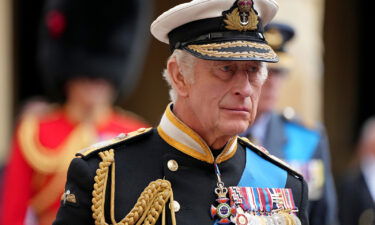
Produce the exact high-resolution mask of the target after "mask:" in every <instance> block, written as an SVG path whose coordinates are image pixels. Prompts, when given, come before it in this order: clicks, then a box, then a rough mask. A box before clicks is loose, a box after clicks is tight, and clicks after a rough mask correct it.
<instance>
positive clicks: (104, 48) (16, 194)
mask: <svg viewBox="0 0 375 225" xmlns="http://www.w3.org/2000/svg"><path fill="white" fill-rule="evenodd" d="M100 4H102V3H100V2H99V1H91V2H90V5H89V6H88V5H87V3H85V4H83V3H82V2H81V1H70V0H63V1H62V0H53V1H50V2H49V3H48V5H47V7H46V13H45V16H44V20H43V23H42V28H41V33H40V48H39V53H38V54H39V55H38V59H39V65H40V67H41V69H42V72H43V75H44V76H45V78H46V79H47V78H48V80H49V82H48V83H49V84H50V86H49V87H50V89H52V90H53V91H54V93H53V94H56V93H57V94H60V96H62V97H63V99H64V100H63V101H62V102H63V103H62V104H60V105H52V104H47V103H45V102H43V101H42V102H34V103H32V104H30V105H29V107H26V108H25V110H24V113H22V115H20V118H19V122H18V126H17V128H16V131H15V134H14V137H13V144H12V149H11V153H10V158H9V161H8V164H7V168H6V171H5V174H4V188H3V193H2V195H3V196H2V200H3V202H2V209H3V210H2V212H1V215H0V224H3V225H10V224H12V225H22V224H28V225H29V224H38V225H50V224H52V222H53V219H54V218H55V216H56V212H57V210H58V207H59V205H60V200H61V196H62V194H63V193H64V184H65V182H66V173H67V168H68V165H69V162H70V161H71V160H72V158H74V155H75V153H76V151H77V150H79V149H81V148H83V147H86V146H88V145H90V144H92V143H94V142H98V141H102V140H106V139H109V138H113V137H114V136H117V135H119V134H120V133H128V132H131V131H134V130H137V129H139V128H142V127H148V126H149V125H147V123H145V122H144V121H143V120H142V119H140V118H139V117H138V116H136V115H135V114H133V113H130V112H126V111H124V110H121V109H117V108H115V107H113V102H114V100H115V99H116V97H119V95H120V94H119V93H118V91H119V90H121V89H120V88H124V89H126V90H125V91H122V93H121V95H120V97H124V95H125V92H129V90H130V89H131V88H132V86H133V85H134V83H135V80H136V73H133V74H130V75H129V73H128V72H129V71H133V72H134V71H135V69H134V68H132V67H131V66H130V65H129V61H132V60H133V61H134V59H133V58H134V57H135V56H134V54H133V53H132V51H133V50H132V48H133V45H134V42H135V39H138V36H140V35H141V34H140V33H141V32H142V31H139V29H140V27H139V26H135V25H134V24H132V23H135V22H136V21H135V20H129V18H125V17H129V16H135V17H137V13H139V10H138V8H139V6H138V5H137V3H135V1H115V3H114V4H113V5H109V6H108V5H107V6H106V7H101V6H102V5H100ZM137 7H138V8H137ZM106 10H107V11H110V12H111V17H110V18H109V17H108V18H103V17H101V16H100V14H101V13H105V11H106ZM142 10H144V8H143V9H142ZM143 41H144V40H143ZM137 50H138V51H142V49H141V48H139V47H138V48H137ZM140 55H142V54H139V52H138V56H140ZM137 60H141V59H140V58H139V57H137ZM129 85H130V86H129ZM51 93H52V92H51ZM61 93H63V94H61Z"/></svg>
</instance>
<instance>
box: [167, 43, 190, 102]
mask: <svg viewBox="0 0 375 225" xmlns="http://www.w3.org/2000/svg"><path fill="white" fill-rule="evenodd" d="M173 58H176V62H177V65H178V67H179V69H180V73H181V74H182V76H184V77H185V78H186V79H187V80H188V81H189V82H190V83H193V82H194V66H195V63H196V58H195V57H194V56H193V55H191V54H189V53H187V52H185V51H183V50H180V49H176V50H174V51H173V53H172V55H171V56H170V57H169V58H168V60H167V64H168V62H169V61H170V60H172V59H173ZM163 78H164V79H165V80H166V81H167V83H168V86H169V98H170V100H171V101H172V102H173V103H175V102H176V101H177V93H176V90H175V89H174V88H173V86H172V81H171V75H170V74H169V72H168V70H167V69H164V71H163Z"/></svg>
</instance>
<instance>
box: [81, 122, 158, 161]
mask: <svg viewBox="0 0 375 225" xmlns="http://www.w3.org/2000/svg"><path fill="white" fill-rule="evenodd" d="M153 130H154V129H153V128H151V127H149V128H140V129H138V130H136V131H133V132H130V133H121V134H119V135H118V136H117V137H115V138H112V139H109V140H106V141H101V142H98V143H95V144H93V145H91V146H89V147H87V148H84V149H82V150H80V151H78V152H77V153H76V157H78V158H82V159H89V158H91V157H92V156H95V155H97V154H98V153H99V152H103V151H107V150H110V149H114V150H117V149H121V146H123V145H126V144H130V143H134V142H143V141H145V140H146V138H147V137H148V136H150V135H151V134H152V133H153Z"/></svg>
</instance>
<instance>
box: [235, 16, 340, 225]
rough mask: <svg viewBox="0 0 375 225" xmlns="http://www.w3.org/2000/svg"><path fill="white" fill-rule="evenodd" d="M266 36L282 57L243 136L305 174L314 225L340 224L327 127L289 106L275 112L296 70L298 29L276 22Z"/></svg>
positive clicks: (273, 67) (272, 68)
mask: <svg viewBox="0 0 375 225" xmlns="http://www.w3.org/2000/svg"><path fill="white" fill-rule="evenodd" d="M264 33H265V37H266V40H267V41H268V44H269V45H270V46H271V47H272V48H273V49H274V51H276V53H277V54H278V56H279V62H278V63H273V64H269V66H268V79H267V81H266V82H265V84H264V85H263V88H262V92H261V95H260V100H259V105H258V112H257V116H256V119H255V122H254V124H253V125H252V126H251V127H250V128H249V129H248V130H247V131H246V132H244V133H243V134H241V136H245V137H248V138H249V139H251V140H252V141H254V142H255V143H257V144H259V145H262V146H264V147H265V148H267V150H268V151H269V152H270V153H271V154H273V155H275V156H277V157H279V158H281V159H283V160H284V161H286V162H288V163H289V164H290V165H291V166H292V167H293V168H295V169H296V170H297V171H299V172H300V173H301V174H303V176H304V178H305V180H306V181H307V183H308V187H309V219H310V224H311V225H334V224H337V220H338V219H337V203H336V191H335V187H334V181H333V177H332V173H331V163H330V156H329V148H328V141H327V136H326V134H325V132H324V129H323V127H322V126H321V125H319V126H315V127H313V126H307V125H305V124H304V123H303V122H302V121H301V120H300V119H298V118H297V117H296V116H295V115H294V114H295V113H294V111H293V110H292V109H291V108H289V107H288V108H286V109H285V110H284V113H279V112H278V111H277V110H276V109H275V107H276V104H277V101H278V100H279V96H280V88H281V86H282V84H283V82H284V81H285V79H287V76H288V73H289V71H290V69H291V67H292V60H293V59H292V56H291V55H290V54H289V53H288V51H287V45H288V44H289V43H290V41H291V40H292V39H293V37H294V34H295V32H294V29H293V28H292V27H291V26H289V25H288V24H285V23H280V22H272V23H270V24H268V25H267V26H266V28H265V32H264Z"/></svg>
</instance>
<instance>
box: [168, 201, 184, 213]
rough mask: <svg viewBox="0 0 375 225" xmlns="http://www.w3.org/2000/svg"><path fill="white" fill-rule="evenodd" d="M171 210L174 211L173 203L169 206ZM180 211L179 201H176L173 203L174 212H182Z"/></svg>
mask: <svg viewBox="0 0 375 225" xmlns="http://www.w3.org/2000/svg"><path fill="white" fill-rule="evenodd" d="M169 208H170V209H172V203H170V204H169ZM180 209H181V206H180V203H178V201H176V200H174V201H173V211H174V212H178V211H180Z"/></svg>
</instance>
